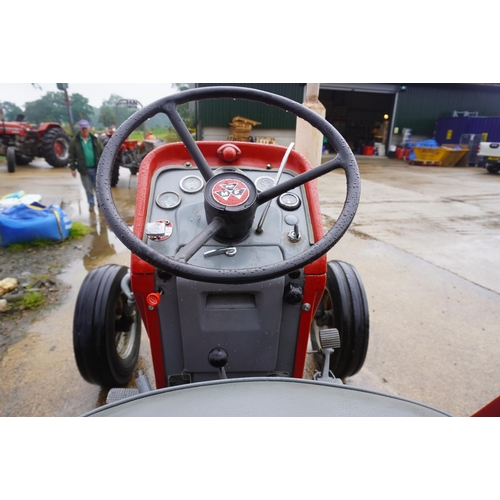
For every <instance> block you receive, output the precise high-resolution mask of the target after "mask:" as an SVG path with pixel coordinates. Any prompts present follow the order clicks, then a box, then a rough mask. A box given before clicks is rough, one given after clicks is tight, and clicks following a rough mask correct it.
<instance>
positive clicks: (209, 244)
mask: <svg viewBox="0 0 500 500" xmlns="http://www.w3.org/2000/svg"><path fill="white" fill-rule="evenodd" d="M205 99H243V100H249V101H257V102H261V103H264V104H267V105H269V106H273V107H274V108H276V112H286V113H293V114H295V115H296V116H297V117H298V118H300V119H303V120H305V121H306V122H308V123H309V124H311V125H312V126H313V127H315V128H317V129H318V130H319V131H320V132H321V133H322V134H323V135H324V137H326V139H327V140H328V141H329V142H330V144H331V145H332V146H333V147H334V149H335V151H336V156H335V158H333V159H331V160H329V161H327V162H325V163H323V164H321V165H319V166H316V167H314V168H313V167H312V166H311V164H310V163H309V161H308V160H307V159H306V158H305V157H304V156H302V155H301V154H300V153H299V152H297V151H294V149H293V144H290V146H289V147H288V148H287V147H284V146H279V145H274V144H272V145H271V144H259V143H251V142H237V141H206V142H204V141H195V140H194V139H193V137H192V136H191V134H190V133H189V130H188V129H187V127H186V126H185V124H184V122H183V121H182V119H181V117H180V115H179V114H178V112H177V106H179V105H182V104H185V103H187V102H191V101H200V100H205ZM160 112H162V113H165V114H166V115H167V116H168V117H169V119H170V121H171V123H172V125H173V127H174V128H175V130H176V131H177V133H178V134H179V136H180V138H181V140H182V142H181V143H173V144H165V145H163V146H161V147H159V148H156V149H154V150H153V151H151V152H150V153H149V154H148V155H147V156H145V157H144V158H143V159H142V162H141V165H140V175H139V179H138V189H137V198H136V212H135V219H134V226H133V230H131V229H130V228H129V227H128V225H127V224H126V223H125V222H124V221H123V220H122V218H121V216H120V214H119V213H118V211H117V209H116V206H115V204H114V202H113V198H112V196H111V185H112V169H113V164H114V162H115V160H116V157H117V156H118V154H119V152H120V148H121V147H122V144H123V143H124V141H126V139H127V137H129V135H130V133H131V132H132V131H133V130H135V129H136V128H137V127H138V126H140V124H141V123H144V122H145V121H146V120H147V119H149V118H151V117H152V116H154V115H155V114H157V113H160ZM335 169H341V170H343V171H344V173H345V180H346V197H345V200H344V204H343V208H342V209H341V211H340V213H339V214H338V217H337V218H336V220H335V222H334V223H333V225H332V226H331V227H330V228H329V229H328V230H327V231H326V232H324V228H323V223H322V219H321V207H320V200H319V196H318V191H317V187H316V182H315V180H316V179H318V178H319V177H320V176H323V175H326V174H328V173H329V172H332V171H333V170H335ZM335 177H336V176H335ZM339 178H341V177H339ZM97 192H98V199H99V204H100V207H101V211H102V213H103V215H104V217H105V218H106V220H107V222H108V225H109V227H110V228H111V229H112V230H113V231H114V233H115V234H116V236H117V237H118V238H119V239H120V240H121V242H122V243H123V244H124V245H125V246H126V247H127V248H128V249H129V250H130V251H131V254H132V256H131V264H130V269H129V268H127V267H125V266H120V265H114V264H109V265H105V266H102V267H99V268H96V269H93V270H92V271H91V272H90V273H89V274H88V275H87V277H86V278H85V280H84V282H83V284H82V287H81V289H80V291H79V294H78V298H77V303H76V306H75V314H74V326H73V342H74V351H75V357H76V362H77V366H78V368H79V371H80V373H81V375H82V376H83V377H84V378H85V380H87V381H88V382H90V383H94V384H98V385H101V386H104V387H107V388H112V389H111V390H110V391H109V394H108V401H109V403H108V404H106V405H105V406H102V407H100V408H97V409H95V410H92V411H91V412H89V413H88V414H87V415H88V416H136V415H137V416H138V415H146V416H447V414H446V413H444V412H442V411H440V410H436V409H434V408H430V407H428V406H425V405H422V404H420V403H417V402H414V401H409V400H406V399H403V398H399V397H394V396H389V395H387V394H382V393H377V392H373V391H369V390H364V389H361V388H357V387H353V386H349V385H346V384H344V383H343V379H345V378H347V377H349V376H351V375H353V374H355V373H357V372H358V371H359V370H360V369H361V368H362V366H363V363H364V361H365V357H366V353H367V349H368V343H369V309H368V304H367V297H366V293H365V289H364V286H363V283H362V280H361V277H360V276H359V274H358V272H357V271H356V269H355V268H354V267H353V266H352V265H351V264H349V263H347V262H343V261H335V260H334V261H330V262H328V261H327V256H326V254H327V252H328V251H329V250H330V249H331V248H332V247H334V245H335V244H336V243H338V241H339V240H340V239H341V238H342V236H343V235H344V234H345V232H346V231H347V229H348V228H349V225H350V223H351V222H352V220H353V219H354V216H355V213H356V209H357V206H358V203H359V198H360V176H359V170H358V166H357V163H356V160H355V158H354V155H353V153H352V151H351V149H350V148H349V146H348V145H347V143H346V142H345V140H344V139H343V138H342V136H341V135H340V134H339V133H338V131H337V130H336V129H335V128H334V127H333V126H332V125H331V124H329V123H328V122H327V121H326V120H324V119H323V118H321V117H320V116H319V115H317V114H316V113H314V112H313V111H311V110H310V109H308V108H306V107H305V106H302V105H301V104H299V103H297V102H295V101H292V100H289V99H287V98H284V97H281V96H278V95H275V94H270V93H267V92H263V91H259V90H255V89H249V88H241V87H206V88H198V89H192V90H187V91H183V92H180V93H179V94H174V95H172V96H168V97H165V98H163V99H160V100H158V101H156V102H154V103H152V104H150V105H149V106H146V107H145V108H143V109H141V110H139V111H138V112H136V113H135V114H134V115H133V116H131V117H130V118H129V119H128V120H127V121H125V122H124V123H123V124H122V125H121V126H120V128H118V130H117V131H116V133H115V134H114V135H113V136H112V137H111V138H110V140H109V142H108V145H107V146H106V148H105V150H104V152H103V155H102V157H101V161H100V164H99V169H98V180H97ZM142 323H143V324H144V327H145V329H146V330H147V335H148V337H149V342H150V345H151V353H152V361H153V368H154V377H155V384H154V385H155V386H156V387H155V389H152V388H151V387H152V386H151V383H150V381H149V380H148V378H147V377H146V375H144V374H143V373H141V372H139V373H138V376H137V378H136V385H137V388H124V387H123V386H124V385H126V384H127V383H128V382H129V380H131V378H132V376H133V374H134V372H135V370H136V364H137V360H138V355H139V347H140V337H141V328H142ZM309 341H310V344H309ZM308 345H311V347H310V348H312V350H313V351H314V352H315V358H316V362H317V369H316V370H315V373H314V376H313V377H312V379H304V378H303V376H304V367H305V362H306V354H307V350H308Z"/></svg>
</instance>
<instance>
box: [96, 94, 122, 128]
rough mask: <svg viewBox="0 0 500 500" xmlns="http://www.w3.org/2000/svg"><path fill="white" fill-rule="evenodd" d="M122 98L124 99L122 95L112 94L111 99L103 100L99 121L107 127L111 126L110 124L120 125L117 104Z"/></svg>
mask: <svg viewBox="0 0 500 500" xmlns="http://www.w3.org/2000/svg"><path fill="white" fill-rule="evenodd" d="M120 99H122V97H121V96H119V95H117V94H111V95H110V97H109V99H107V100H104V101H102V105H101V107H100V108H99V121H100V122H101V123H102V124H103V125H104V126H105V127H109V126H110V125H117V126H118V123H116V115H115V106H116V103H117V102H118V101H119V100H120Z"/></svg>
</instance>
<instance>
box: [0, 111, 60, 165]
mask: <svg viewBox="0 0 500 500" xmlns="http://www.w3.org/2000/svg"><path fill="white" fill-rule="evenodd" d="M2 117H3V114H2ZM17 118H18V119H17V121H13V122H6V121H5V120H3V119H2V121H1V122H0V155H1V156H5V157H6V158H7V170H8V171H9V172H15V170H16V165H27V164H28V163H30V162H31V161H32V160H33V158H34V157H35V156H39V157H41V158H44V159H45V161H46V162H47V163H48V164H49V165H51V166H52V167H56V168H59V167H65V166H66V165H67V164H68V151H69V136H68V134H66V132H65V131H64V130H63V129H62V127H61V125H60V124H59V123H55V122H46V123H42V124H40V125H39V126H33V125H30V124H29V123H27V122H25V121H23V119H24V116H23V115H18V117H17Z"/></svg>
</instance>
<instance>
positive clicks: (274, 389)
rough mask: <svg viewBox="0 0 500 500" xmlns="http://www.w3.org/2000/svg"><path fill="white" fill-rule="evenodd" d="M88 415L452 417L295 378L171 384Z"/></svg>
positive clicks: (392, 399) (412, 404)
mask: <svg viewBox="0 0 500 500" xmlns="http://www.w3.org/2000/svg"><path fill="white" fill-rule="evenodd" d="M83 416H86V417H449V416H451V415H449V414H447V413H445V412H443V411H440V410H436V409H434V408H431V407H429V406H426V405H423V404H420V403H416V402H414V401H409V400H406V399H402V398H399V397H395V396H391V395H387V394H381V393H377V392H372V391H367V390H364V389H360V388H356V387H352V386H346V385H338V384H330V383H327V382H318V381H312V380H304V379H294V378H274V377H273V378H267V377H266V378H239V379H224V380H215V381H209V382H198V383H194V384H189V385H182V386H176V387H168V388H166V389H158V390H155V391H151V392H146V393H143V394H139V395H137V396H134V397H131V398H127V399H123V400H121V401H118V402H115V403H110V404H108V405H106V406H102V407H100V408H97V409H95V410H93V411H91V412H88V413H86V414H85V415H83Z"/></svg>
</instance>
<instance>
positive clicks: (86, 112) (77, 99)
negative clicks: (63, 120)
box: [66, 94, 94, 121]
mask: <svg viewBox="0 0 500 500" xmlns="http://www.w3.org/2000/svg"><path fill="white" fill-rule="evenodd" d="M69 102H70V104H71V110H72V111H73V118H74V120H75V121H78V120H81V119H82V118H85V119H86V120H90V117H91V116H92V115H93V114H94V108H93V107H92V106H91V105H90V104H89V100H88V99H87V98H86V97H83V96H82V95H81V94H71V95H70V96H69ZM66 116H68V113H66Z"/></svg>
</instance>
